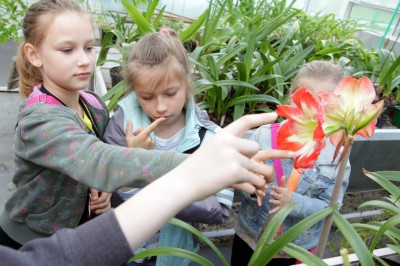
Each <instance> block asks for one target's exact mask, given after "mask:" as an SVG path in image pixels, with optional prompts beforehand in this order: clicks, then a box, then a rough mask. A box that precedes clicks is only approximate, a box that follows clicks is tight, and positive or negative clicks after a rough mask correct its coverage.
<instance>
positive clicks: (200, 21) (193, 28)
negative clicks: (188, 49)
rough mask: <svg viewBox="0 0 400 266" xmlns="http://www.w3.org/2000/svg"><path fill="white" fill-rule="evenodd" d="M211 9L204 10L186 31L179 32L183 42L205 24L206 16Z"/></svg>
mask: <svg viewBox="0 0 400 266" xmlns="http://www.w3.org/2000/svg"><path fill="white" fill-rule="evenodd" d="M208 13H209V9H207V10H206V11H204V12H203V14H201V15H200V17H199V18H198V19H196V21H194V22H193V23H192V24H191V25H190V26H189V27H187V28H186V29H185V30H184V31H182V32H181V33H180V34H179V39H180V40H181V42H186V41H188V40H189V39H190V37H192V36H193V35H194V34H196V33H197V32H198V30H199V29H200V27H201V26H202V25H203V24H204V21H206V18H207V16H208Z"/></svg>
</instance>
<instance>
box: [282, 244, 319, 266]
mask: <svg viewBox="0 0 400 266" xmlns="http://www.w3.org/2000/svg"><path fill="white" fill-rule="evenodd" d="M283 252H285V253H286V254H288V255H289V256H290V257H292V258H296V259H297V260H299V261H301V262H302V263H304V264H305V265H307V266H322V265H327V264H326V263H325V262H324V261H323V260H322V259H321V258H319V257H318V256H315V255H314V254H312V253H310V252H309V251H308V250H306V249H304V248H302V247H299V246H297V245H295V244H292V243H289V244H288V245H287V246H286V247H284V248H283Z"/></svg>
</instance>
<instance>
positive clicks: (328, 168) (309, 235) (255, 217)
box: [235, 125, 350, 249]
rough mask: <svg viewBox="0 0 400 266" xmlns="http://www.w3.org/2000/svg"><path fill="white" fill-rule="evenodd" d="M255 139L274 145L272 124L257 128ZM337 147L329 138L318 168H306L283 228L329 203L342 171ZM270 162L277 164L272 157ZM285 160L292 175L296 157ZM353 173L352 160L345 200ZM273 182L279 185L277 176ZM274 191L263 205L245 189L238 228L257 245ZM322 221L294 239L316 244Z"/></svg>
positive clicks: (287, 172)
mask: <svg viewBox="0 0 400 266" xmlns="http://www.w3.org/2000/svg"><path fill="white" fill-rule="evenodd" d="M251 139H253V140H255V141H256V142H258V144H259V145H260V149H271V130H270V127H269V125H266V126H261V127H260V128H258V129H257V130H255V132H254V133H253V135H252V136H251ZM335 148H336V147H335V146H333V145H332V144H331V143H330V141H329V140H328V139H326V147H325V149H324V150H323V151H322V152H321V154H320V156H319V158H318V161H317V162H316V163H315V165H314V168H313V169H305V171H304V173H303V174H302V175H301V178H300V181H299V184H298V186H297V189H296V191H295V192H294V193H292V202H296V203H297V205H296V207H295V208H294V209H293V211H292V212H291V213H290V214H289V215H288V216H287V218H286V219H285V220H284V222H283V224H282V232H285V231H287V230H288V229H290V228H291V227H292V226H294V225H295V224H297V223H298V222H300V221H301V220H303V219H304V218H306V217H308V216H310V215H311V214H313V213H315V212H318V211H319V210H322V209H323V208H325V207H327V206H328V205H329V201H330V198H331V196H332V192H333V188H334V184H335V179H336V175H337V171H338V169H337V168H336V165H337V161H335V162H333V163H332V159H333V154H334V151H335ZM339 157H340V154H339V155H338V158H339ZM266 163H267V164H269V165H273V161H272V160H269V161H267V162H266ZM281 164H282V170H283V174H284V175H285V176H287V177H289V176H290V173H291V172H292V170H293V159H282V160H281ZM349 176H350V164H349V162H348V163H347V167H346V170H345V175H344V179H343V183H342V186H341V190H340V194H339V198H338V202H339V203H341V202H342V200H343V196H344V193H345V191H346V189H347V185H348V182H349ZM272 184H275V185H277V183H276V180H275V181H274V182H273V183H272ZM272 184H271V185H272ZM269 187H270V186H269ZM271 191H272V190H271V189H268V190H266V196H265V197H264V199H263V201H262V206H261V207H259V206H258V205H257V202H256V200H255V199H253V198H251V197H250V196H249V195H247V194H246V193H242V196H243V197H242V203H241V206H240V209H239V213H238V219H237V220H236V223H235V232H236V234H237V235H238V236H240V237H241V238H242V239H243V240H244V241H245V242H246V243H247V244H248V245H249V246H251V247H252V248H253V249H254V248H255V246H256V245H257V242H258V240H259V238H260V237H261V235H262V233H263V231H264V228H265V226H267V225H268V222H269V220H270V219H271V218H272V216H271V215H269V214H268V212H269V211H270V210H271V209H272V208H273V205H272V204H270V203H269V202H268V201H269V200H270V199H271V196H270V192H271ZM322 225H323V221H320V222H318V223H316V224H315V225H314V226H312V227H310V228H309V229H307V230H306V231H305V232H303V233H302V234H301V235H299V236H298V237H297V238H296V239H295V240H294V241H293V243H294V244H296V245H299V246H301V247H303V248H305V249H311V248H313V247H315V246H316V245H317V243H318V240H319V236H320V233H321V230H322Z"/></svg>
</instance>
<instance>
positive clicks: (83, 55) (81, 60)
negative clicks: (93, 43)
mask: <svg viewBox="0 0 400 266" xmlns="http://www.w3.org/2000/svg"><path fill="white" fill-rule="evenodd" d="M90 59H91V54H88V53H87V52H86V51H81V52H80V53H79V57H78V66H86V65H88V64H90Z"/></svg>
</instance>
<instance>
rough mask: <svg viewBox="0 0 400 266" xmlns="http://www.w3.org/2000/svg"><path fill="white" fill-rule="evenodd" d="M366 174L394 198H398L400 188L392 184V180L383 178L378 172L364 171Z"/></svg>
mask: <svg viewBox="0 0 400 266" xmlns="http://www.w3.org/2000/svg"><path fill="white" fill-rule="evenodd" d="M364 174H365V175H366V176H368V177H369V178H370V179H372V180H373V181H375V182H376V183H378V184H379V185H380V186H381V187H383V188H384V189H385V190H386V191H388V192H389V193H390V194H391V195H392V196H393V197H394V198H395V199H398V198H399V197H400V189H399V187H397V186H396V185H394V184H393V183H392V182H390V181H389V180H387V179H386V178H384V177H383V176H381V175H380V174H378V173H376V172H375V173H374V172H365V173H364Z"/></svg>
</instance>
